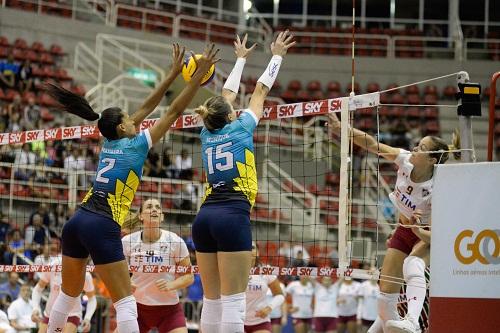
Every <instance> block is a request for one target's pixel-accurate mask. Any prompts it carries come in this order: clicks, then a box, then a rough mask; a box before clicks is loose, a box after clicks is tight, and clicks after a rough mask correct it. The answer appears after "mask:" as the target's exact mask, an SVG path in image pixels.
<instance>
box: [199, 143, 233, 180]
mask: <svg viewBox="0 0 500 333" xmlns="http://www.w3.org/2000/svg"><path fill="white" fill-rule="evenodd" d="M232 145H233V143H232V142H226V143H223V144H221V145H218V146H216V147H215V159H214V157H213V156H212V155H213V153H214V147H209V148H207V149H206V150H205V154H207V164H208V173H209V174H210V175H211V174H213V173H214V172H215V171H214V162H217V160H221V162H218V163H215V169H217V170H218V171H227V170H231V169H232V168H233V160H234V158H233V153H232V152H230V151H222V150H223V149H224V148H229V147H231V146H232Z"/></svg>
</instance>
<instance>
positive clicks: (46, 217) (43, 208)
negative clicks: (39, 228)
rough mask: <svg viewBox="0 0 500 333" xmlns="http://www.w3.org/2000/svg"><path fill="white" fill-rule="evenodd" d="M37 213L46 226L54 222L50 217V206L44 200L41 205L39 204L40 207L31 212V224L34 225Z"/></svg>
mask: <svg viewBox="0 0 500 333" xmlns="http://www.w3.org/2000/svg"><path fill="white" fill-rule="evenodd" d="M37 214H38V215H40V216H41V217H42V221H43V225H44V226H46V227H50V225H51V224H52V223H51V222H52V221H51V217H50V212H49V207H48V206H47V204H46V203H43V202H42V203H40V205H38V208H37V209H36V211H34V212H33V213H31V215H30V219H29V225H33V218H34V217H35V215H37Z"/></svg>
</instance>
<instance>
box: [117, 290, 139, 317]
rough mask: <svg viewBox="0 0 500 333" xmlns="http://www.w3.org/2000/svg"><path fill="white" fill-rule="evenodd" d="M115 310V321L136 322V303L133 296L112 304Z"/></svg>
mask: <svg viewBox="0 0 500 333" xmlns="http://www.w3.org/2000/svg"><path fill="white" fill-rule="evenodd" d="M113 305H114V307H115V310H116V321H117V322H118V323H120V322H126V321H136V320H137V303H136V302H135V297H134V296H132V295H131V296H127V297H124V298H122V299H121V300H119V301H117V302H116V303H114V304H113Z"/></svg>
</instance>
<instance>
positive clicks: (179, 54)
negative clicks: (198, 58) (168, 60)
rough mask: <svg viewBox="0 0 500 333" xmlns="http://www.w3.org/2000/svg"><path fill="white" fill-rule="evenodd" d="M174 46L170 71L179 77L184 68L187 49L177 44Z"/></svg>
mask: <svg viewBox="0 0 500 333" xmlns="http://www.w3.org/2000/svg"><path fill="white" fill-rule="evenodd" d="M172 46H173V48H172V68H171V69H170V71H171V72H172V73H173V74H175V75H179V74H180V73H181V72H182V66H184V54H185V53H186V48H185V47H184V46H183V47H182V49H181V47H180V45H179V44H177V43H174V44H173V45H172Z"/></svg>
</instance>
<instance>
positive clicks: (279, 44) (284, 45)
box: [271, 29, 296, 57]
mask: <svg viewBox="0 0 500 333" xmlns="http://www.w3.org/2000/svg"><path fill="white" fill-rule="evenodd" d="M295 43H296V42H295V41H293V35H292V34H291V33H290V32H289V31H288V29H287V30H285V31H282V32H280V33H279V34H278V37H276V40H275V41H274V42H272V43H271V52H272V53H273V55H279V56H282V57H283V56H284V55H285V54H286V52H287V51H288V49H289V48H291V47H292V46H294V45H295Z"/></svg>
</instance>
